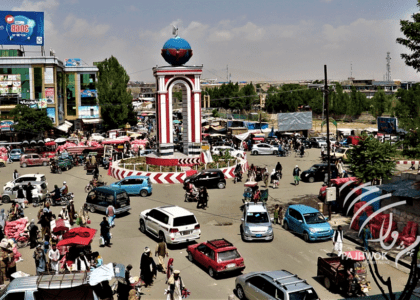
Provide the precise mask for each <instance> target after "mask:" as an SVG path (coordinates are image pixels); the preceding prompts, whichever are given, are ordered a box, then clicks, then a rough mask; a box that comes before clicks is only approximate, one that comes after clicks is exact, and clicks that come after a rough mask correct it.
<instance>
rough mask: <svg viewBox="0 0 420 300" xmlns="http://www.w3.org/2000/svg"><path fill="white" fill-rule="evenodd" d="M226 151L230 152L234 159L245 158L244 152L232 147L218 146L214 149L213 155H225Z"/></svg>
mask: <svg viewBox="0 0 420 300" xmlns="http://www.w3.org/2000/svg"><path fill="white" fill-rule="evenodd" d="M226 151H229V153H230V155H231V156H233V157H242V156H244V152H243V151H240V150H236V149H234V148H233V147H231V146H216V147H213V149H212V150H211V154H213V155H223V154H225V152H226Z"/></svg>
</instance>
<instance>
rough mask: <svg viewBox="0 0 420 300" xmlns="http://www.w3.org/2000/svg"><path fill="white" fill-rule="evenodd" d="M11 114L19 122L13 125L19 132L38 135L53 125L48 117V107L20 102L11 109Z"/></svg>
mask: <svg viewBox="0 0 420 300" xmlns="http://www.w3.org/2000/svg"><path fill="white" fill-rule="evenodd" d="M10 115H11V116H13V120H14V122H15V123H17V124H15V125H13V128H14V130H15V131H17V132H19V133H27V134H30V135H33V136H38V135H40V134H42V133H43V132H44V131H46V130H49V129H52V127H53V122H52V121H51V119H50V118H49V117H48V115H47V110H46V109H35V108H30V107H29V106H26V105H21V104H18V105H16V107H15V108H13V109H12V110H11V111H10Z"/></svg>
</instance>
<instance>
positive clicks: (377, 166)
mask: <svg viewBox="0 0 420 300" xmlns="http://www.w3.org/2000/svg"><path fill="white" fill-rule="evenodd" d="M396 152H397V145H396V144H394V145H391V144H390V143H389V142H388V141H386V142H385V143H381V142H379V140H377V139H375V138H373V137H369V136H368V135H366V134H363V135H362V136H361V137H360V138H359V145H356V146H354V147H353V149H351V151H350V155H349V160H350V165H351V169H352V171H353V172H354V175H355V176H356V177H357V178H359V179H361V180H362V181H363V182H369V181H370V182H372V181H374V180H379V179H385V178H390V177H391V175H392V173H393V171H394V170H395V161H394V157H395V154H396Z"/></svg>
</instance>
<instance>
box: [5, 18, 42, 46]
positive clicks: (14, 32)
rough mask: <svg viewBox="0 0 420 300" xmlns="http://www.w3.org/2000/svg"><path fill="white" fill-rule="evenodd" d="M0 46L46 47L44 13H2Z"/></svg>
mask: <svg viewBox="0 0 420 300" xmlns="http://www.w3.org/2000/svg"><path fill="white" fill-rule="evenodd" d="M0 45H28V46H44V13H43V12H34V11H0Z"/></svg>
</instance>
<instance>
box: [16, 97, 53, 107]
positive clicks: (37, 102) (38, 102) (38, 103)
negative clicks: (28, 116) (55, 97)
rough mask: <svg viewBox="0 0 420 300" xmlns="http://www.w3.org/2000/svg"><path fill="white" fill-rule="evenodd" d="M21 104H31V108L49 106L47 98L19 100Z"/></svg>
mask: <svg viewBox="0 0 420 300" xmlns="http://www.w3.org/2000/svg"><path fill="white" fill-rule="evenodd" d="M19 104H21V105H26V106H29V107H30V108H47V99H46V98H41V99H38V100H25V99H22V100H19Z"/></svg>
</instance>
